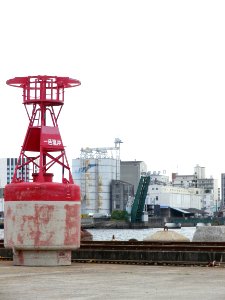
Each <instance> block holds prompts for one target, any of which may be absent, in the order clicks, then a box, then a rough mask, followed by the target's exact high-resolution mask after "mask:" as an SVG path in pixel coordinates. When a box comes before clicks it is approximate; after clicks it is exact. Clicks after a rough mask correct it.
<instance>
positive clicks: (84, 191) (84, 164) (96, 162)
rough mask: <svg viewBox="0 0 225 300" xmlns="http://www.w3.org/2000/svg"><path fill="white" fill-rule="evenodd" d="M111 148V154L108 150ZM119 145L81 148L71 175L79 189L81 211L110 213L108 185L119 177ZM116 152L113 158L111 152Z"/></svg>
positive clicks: (73, 161) (73, 162) (74, 160)
mask: <svg viewBox="0 0 225 300" xmlns="http://www.w3.org/2000/svg"><path fill="white" fill-rule="evenodd" d="M110 150H111V156H110V155H109V151H110ZM118 150H119V147H117V145H116V146H115V147H110V148H86V149H81V157H80V158H77V159H73V160H72V175H73V179H74V180H75V182H76V184H78V185H79V186H80V189H81V213H82V214H87V213H110V185H111V181H112V180H119V179H120V158H119V154H118ZM113 151H114V152H116V155H115V158H114V157H113V154H112V152H113Z"/></svg>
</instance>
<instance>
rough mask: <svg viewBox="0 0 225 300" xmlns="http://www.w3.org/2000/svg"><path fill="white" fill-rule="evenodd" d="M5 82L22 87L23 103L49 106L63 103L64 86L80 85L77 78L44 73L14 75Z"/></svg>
mask: <svg viewBox="0 0 225 300" xmlns="http://www.w3.org/2000/svg"><path fill="white" fill-rule="evenodd" d="M6 83H7V84H8V85H11V86H14V87H19V88H22V89H23V104H28V105H29V104H34V103H39V102H42V104H44V105H51V106H56V105H63V102H64V89H65V88H71V87H75V86H78V85H80V81H79V80H77V79H73V78H69V77H58V76H46V75H38V76H27V77H15V78H13V79H9V80H7V81H6Z"/></svg>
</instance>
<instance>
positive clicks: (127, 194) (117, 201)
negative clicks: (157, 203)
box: [111, 180, 134, 211]
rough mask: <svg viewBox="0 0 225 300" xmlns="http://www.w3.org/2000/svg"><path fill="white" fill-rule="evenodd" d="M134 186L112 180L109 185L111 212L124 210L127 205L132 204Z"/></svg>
mask: <svg viewBox="0 0 225 300" xmlns="http://www.w3.org/2000/svg"><path fill="white" fill-rule="evenodd" d="M133 199H134V186H133V185H132V184H130V183H128V182H124V181H121V180H112V183H111V204H112V206H111V211H113V210H126V209H127V205H128V203H130V202H133V201H132V200H133Z"/></svg>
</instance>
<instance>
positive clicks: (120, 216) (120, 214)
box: [111, 210, 129, 221]
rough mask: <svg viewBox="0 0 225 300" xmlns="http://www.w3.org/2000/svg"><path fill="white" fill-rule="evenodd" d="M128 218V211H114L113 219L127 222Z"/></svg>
mask: <svg viewBox="0 0 225 300" xmlns="http://www.w3.org/2000/svg"><path fill="white" fill-rule="evenodd" d="M128 218H129V214H128V212H127V211H126V210H113V211H112V214H111V219H114V220H125V221H127V220H128Z"/></svg>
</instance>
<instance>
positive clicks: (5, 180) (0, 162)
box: [0, 158, 30, 188]
mask: <svg viewBox="0 0 225 300" xmlns="http://www.w3.org/2000/svg"><path fill="white" fill-rule="evenodd" d="M16 165H17V158H0V187H3V188H4V187H5V186H6V184H9V183H11V181H12V177H13V174H14V171H15V167H16ZM17 176H18V177H19V178H21V179H22V178H23V180H24V181H29V178H30V171H29V166H28V165H27V166H25V167H24V169H23V170H21V169H20V170H19V171H18V175H17Z"/></svg>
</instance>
